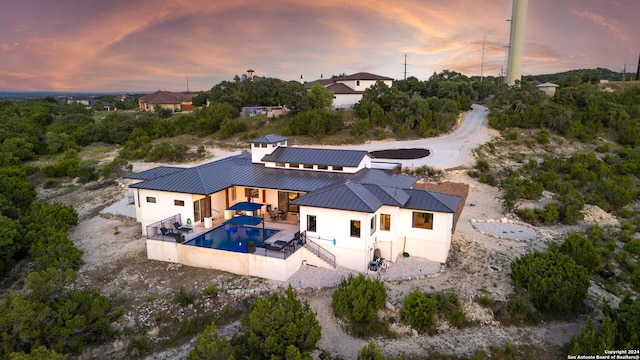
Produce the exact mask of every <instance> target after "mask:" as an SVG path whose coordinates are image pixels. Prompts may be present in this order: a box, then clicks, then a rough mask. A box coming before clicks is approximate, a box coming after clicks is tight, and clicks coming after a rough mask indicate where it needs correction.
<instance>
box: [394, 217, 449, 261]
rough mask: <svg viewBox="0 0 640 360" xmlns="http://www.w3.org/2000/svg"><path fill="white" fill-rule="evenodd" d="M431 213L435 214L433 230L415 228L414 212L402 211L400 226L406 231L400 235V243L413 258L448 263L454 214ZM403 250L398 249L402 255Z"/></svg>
mask: <svg viewBox="0 0 640 360" xmlns="http://www.w3.org/2000/svg"><path fill="white" fill-rule="evenodd" d="M419 212H428V211H419ZM431 213H432V214H433V229H431V230H430V229H420V228H414V227H413V225H412V221H413V210H408V209H401V210H400V226H401V228H402V229H404V231H402V232H401V233H400V234H398V235H399V239H398V242H399V243H401V244H402V247H404V248H405V252H407V253H409V254H410V255H411V256H419V257H422V258H425V259H428V260H433V261H439V262H442V263H444V262H446V261H447V257H448V255H449V249H450V248H451V228H452V227H453V214H450V213H439V212H431ZM405 241H406V245H405ZM401 249H402V248H399V249H398V251H399V252H400V253H401V252H402V250H401Z"/></svg>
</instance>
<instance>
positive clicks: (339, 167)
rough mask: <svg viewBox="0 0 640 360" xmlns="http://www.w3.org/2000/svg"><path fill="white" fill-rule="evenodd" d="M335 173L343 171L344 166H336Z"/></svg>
mask: <svg viewBox="0 0 640 360" xmlns="http://www.w3.org/2000/svg"><path fill="white" fill-rule="evenodd" d="M333 171H342V166H334V167H333Z"/></svg>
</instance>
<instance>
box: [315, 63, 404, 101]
mask: <svg viewBox="0 0 640 360" xmlns="http://www.w3.org/2000/svg"><path fill="white" fill-rule="evenodd" d="M378 81H382V82H383V83H385V84H386V85H387V86H389V87H391V85H392V84H393V79H392V78H389V77H386V76H380V75H375V74H371V73H367V72H359V73H355V74H351V75H347V76H341V77H337V78H331V79H319V80H316V81H312V82H310V83H305V87H306V88H307V89H308V88H310V87H311V84H312V83H314V82H315V83H318V84H320V85H322V86H324V87H325V88H326V89H327V90H329V91H331V92H332V93H333V108H335V109H349V108H351V107H353V105H355V104H356V103H358V102H359V101H360V100H361V99H362V95H363V94H364V91H365V90H366V89H368V88H369V87H371V86H373V85H374V84H375V83H376V82H378Z"/></svg>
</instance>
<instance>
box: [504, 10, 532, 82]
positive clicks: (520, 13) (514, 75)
mask: <svg viewBox="0 0 640 360" xmlns="http://www.w3.org/2000/svg"><path fill="white" fill-rule="evenodd" d="M527 2H528V0H513V9H512V10H511V32H510V34H509V59H508V60H507V85H515V83H516V80H518V81H519V80H521V79H522V74H521V71H522V49H523V47H524V30H525V26H526V22H527Z"/></svg>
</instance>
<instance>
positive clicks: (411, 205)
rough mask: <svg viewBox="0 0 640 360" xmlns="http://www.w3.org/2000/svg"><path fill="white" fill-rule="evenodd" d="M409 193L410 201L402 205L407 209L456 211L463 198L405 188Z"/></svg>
mask: <svg viewBox="0 0 640 360" xmlns="http://www.w3.org/2000/svg"><path fill="white" fill-rule="evenodd" d="M405 191H406V192H407V193H408V194H409V196H410V197H409V201H407V203H406V204H405V205H404V206H402V208H405V209H413V210H426V211H438V212H445V213H454V212H456V209H457V208H458V204H459V203H460V200H461V199H462V198H461V197H460V196H457V195H449V194H443V193H439V192H435V191H428V190H414V189H408V190H405Z"/></svg>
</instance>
